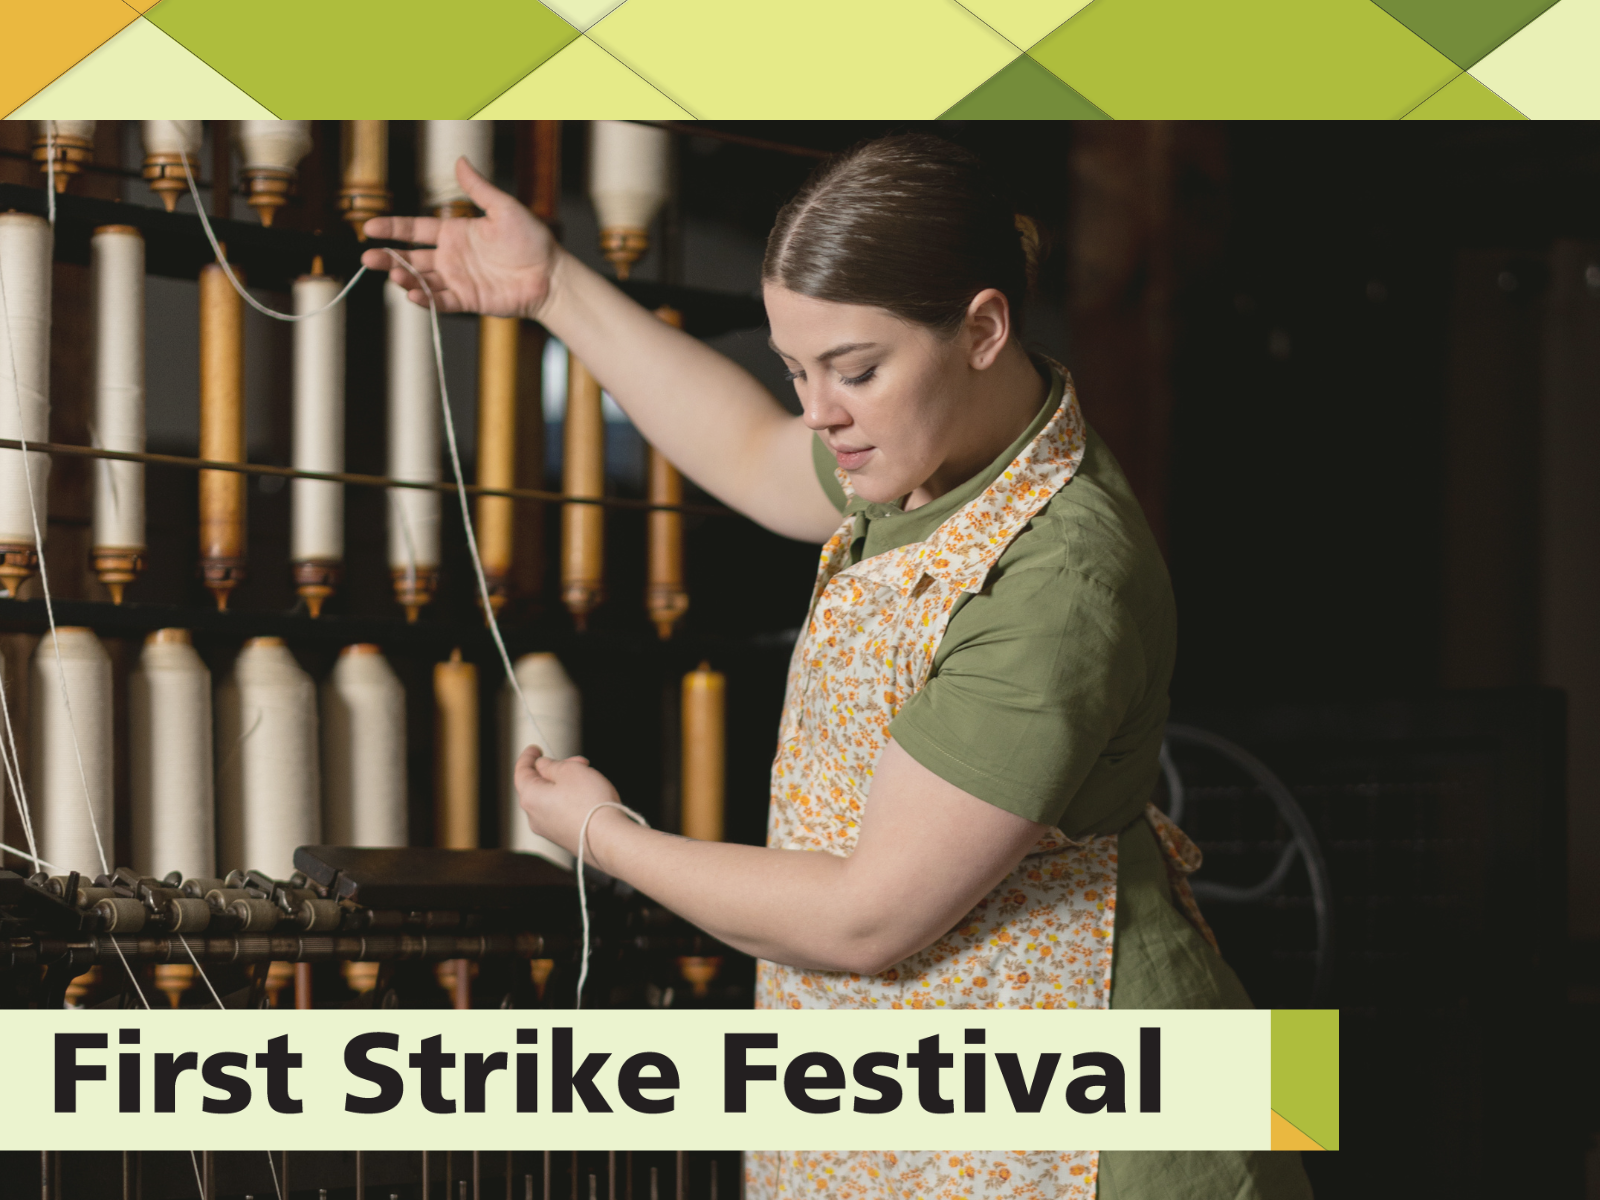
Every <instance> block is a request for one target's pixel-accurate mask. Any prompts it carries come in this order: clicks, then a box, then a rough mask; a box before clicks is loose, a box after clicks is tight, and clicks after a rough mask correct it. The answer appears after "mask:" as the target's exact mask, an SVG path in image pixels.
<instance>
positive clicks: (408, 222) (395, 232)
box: [361, 217, 440, 253]
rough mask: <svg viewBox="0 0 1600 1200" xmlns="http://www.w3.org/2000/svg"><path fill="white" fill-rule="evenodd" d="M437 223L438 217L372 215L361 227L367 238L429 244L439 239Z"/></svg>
mask: <svg viewBox="0 0 1600 1200" xmlns="http://www.w3.org/2000/svg"><path fill="white" fill-rule="evenodd" d="M439 224H440V222H439V218H438V217H373V218H372V219H370V220H369V221H368V222H367V223H366V224H365V225H363V226H362V227H361V228H362V232H363V233H365V234H366V235H367V236H368V237H369V238H379V239H385V240H388V241H392V242H413V243H420V244H425V245H429V246H431V245H433V244H434V243H435V242H437V241H438V240H439ZM368 253H371V251H368Z"/></svg>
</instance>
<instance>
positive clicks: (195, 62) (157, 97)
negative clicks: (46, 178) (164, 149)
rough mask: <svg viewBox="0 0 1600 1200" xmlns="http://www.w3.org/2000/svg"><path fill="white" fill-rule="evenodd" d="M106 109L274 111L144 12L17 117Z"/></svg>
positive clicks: (126, 112) (230, 115) (243, 115)
mask: <svg viewBox="0 0 1600 1200" xmlns="http://www.w3.org/2000/svg"><path fill="white" fill-rule="evenodd" d="M108 112H114V113H116V114H117V115H118V116H120V117H125V118H130V119H140V120H146V121H157V120H167V119H172V118H175V117H180V116H182V115H184V114H185V113H191V112H203V113H205V114H206V116H208V117H215V118H216V119H217V120H249V119H253V118H270V117H271V116H272V113H270V112H268V111H267V110H266V109H265V108H263V107H262V106H261V105H260V104H258V103H257V102H256V101H255V100H254V99H253V98H251V97H250V96H249V95H247V94H246V93H245V92H243V91H241V90H240V89H239V88H237V87H235V86H234V85H233V84H232V83H230V82H228V80H226V79H224V78H223V77H222V76H221V75H219V74H217V72H216V71H214V70H212V69H211V68H210V67H208V66H206V64H205V63H203V62H201V61H200V60H199V59H198V58H196V57H195V56H194V55H193V54H191V53H190V52H189V51H187V50H185V49H184V48H183V47H182V46H180V45H178V43H177V42H175V41H173V40H172V39H171V38H170V37H168V36H167V35H166V34H164V33H162V32H161V30H160V29H158V28H156V26H154V25H152V24H151V23H150V22H149V21H147V20H145V19H144V18H143V17H140V18H139V19H138V20H136V21H134V22H133V24H131V25H129V26H128V27H127V28H126V29H124V30H123V31H122V32H121V33H119V34H117V36H116V37H114V38H112V39H111V40H110V41H109V42H107V43H106V44H105V45H103V46H101V47H100V48H99V49H98V50H96V51H95V52H94V53H93V54H91V55H89V56H88V57H87V58H85V59H84V60H83V61H82V62H80V63H79V64H78V65H77V66H75V67H73V68H72V69H71V70H70V71H68V72H67V73H66V74H65V75H62V76H61V77H60V78H59V79H57V80H56V81H55V82H54V83H52V84H51V85H50V86H49V87H47V88H45V89H44V90H43V91H41V92H39V93H38V94H36V95H35V96H33V98H32V99H30V100H29V101H28V102H27V103H26V104H24V105H23V106H22V107H21V108H19V109H17V110H16V112H14V113H12V114H11V116H12V117H13V118H15V119H17V120H21V119H24V118H27V117H33V118H37V119H50V120H57V121H62V120H89V119H90V118H98V117H103V116H105V114H106V113H108Z"/></svg>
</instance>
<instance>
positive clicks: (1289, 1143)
mask: <svg viewBox="0 0 1600 1200" xmlns="http://www.w3.org/2000/svg"><path fill="white" fill-rule="evenodd" d="M1272 1148H1273V1149H1274V1150H1321V1149H1322V1147H1321V1146H1319V1145H1317V1143H1316V1142H1313V1141H1312V1140H1311V1139H1310V1138H1308V1137H1307V1136H1306V1135H1305V1134H1303V1133H1301V1132H1300V1131H1299V1130H1298V1129H1296V1128H1295V1127H1294V1126H1293V1125H1291V1124H1289V1122H1287V1121H1285V1120H1284V1119H1283V1118H1282V1117H1280V1116H1279V1115H1278V1114H1277V1113H1276V1112H1274V1113H1273V1114H1272Z"/></svg>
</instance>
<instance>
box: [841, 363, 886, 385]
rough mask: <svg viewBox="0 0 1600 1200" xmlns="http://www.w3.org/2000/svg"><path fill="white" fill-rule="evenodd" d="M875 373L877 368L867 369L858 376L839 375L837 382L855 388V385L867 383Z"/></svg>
mask: <svg viewBox="0 0 1600 1200" xmlns="http://www.w3.org/2000/svg"><path fill="white" fill-rule="evenodd" d="M877 371H878V368H877V367H868V368H867V369H866V370H865V371H863V372H861V374H859V375H841V376H840V377H839V382H841V383H846V384H849V385H850V386H851V387H855V386H856V385H857V384H860V383H865V382H867V380H869V379H871V378H872V377H873V376H874V375H875V374H877Z"/></svg>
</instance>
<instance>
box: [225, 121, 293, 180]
mask: <svg viewBox="0 0 1600 1200" xmlns="http://www.w3.org/2000/svg"><path fill="white" fill-rule="evenodd" d="M239 152H240V157H241V158H242V159H243V160H244V161H243V163H242V164H241V165H242V166H243V167H244V169H245V170H246V171H249V170H251V169H252V168H255V169H267V170H273V171H289V172H293V171H294V170H295V169H296V168H298V167H299V165H300V160H301V159H302V158H304V157H305V156H306V155H308V154H310V153H311V122H310V121H240V122H239Z"/></svg>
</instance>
